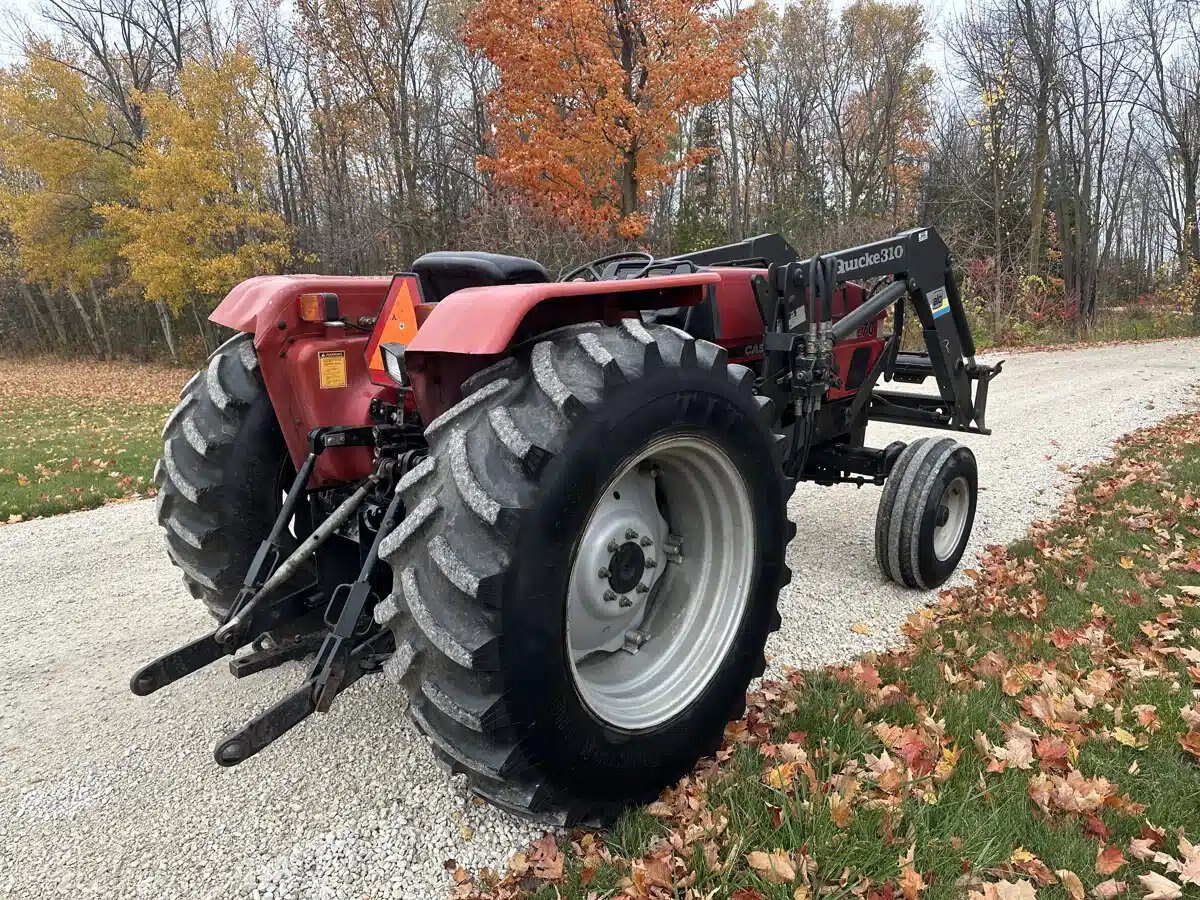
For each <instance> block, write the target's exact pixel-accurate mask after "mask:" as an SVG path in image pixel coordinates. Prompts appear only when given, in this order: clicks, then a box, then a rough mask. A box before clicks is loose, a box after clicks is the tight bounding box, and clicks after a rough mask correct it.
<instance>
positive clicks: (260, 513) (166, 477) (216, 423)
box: [154, 334, 295, 619]
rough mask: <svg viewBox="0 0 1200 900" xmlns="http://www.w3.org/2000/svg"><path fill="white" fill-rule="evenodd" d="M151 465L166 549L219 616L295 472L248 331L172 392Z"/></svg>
mask: <svg viewBox="0 0 1200 900" xmlns="http://www.w3.org/2000/svg"><path fill="white" fill-rule="evenodd" d="M162 437H163V455H162V459H160V460H159V461H158V465H157V466H156V467H155V470H154V479H155V481H156V482H157V483H158V522H159V524H160V525H162V526H163V528H164V529H166V539H167V553H168V555H169V556H170V557H171V562H173V563H174V564H175V565H176V566H178V567H179V568H180V569H181V570H182V571H183V580H184V583H185V584H186V585H187V587H188V590H189V591H190V592H191V594H192V596H193V597H195V598H197V599H198V600H202V601H203V602H204V605H205V606H206V607H208V610H209V612H210V613H212V615H213V616H214V617H215V618H217V619H223V618H224V617H225V615H226V613H228V611H229V607H230V605H231V604H232V603H233V601H234V598H235V597H236V596H237V593H238V589H239V588H240V587H241V584H242V578H243V577H244V576H245V574H246V570H247V569H248V568H249V567H250V562H251V560H252V558H253V556H254V553H255V551H257V550H258V546H259V544H260V543H261V542H262V540H263V539H264V538H266V536H267V533H268V532H269V531H270V530H271V525H272V523H273V522H274V521H275V517H276V515H277V514H278V512H279V508H280V505H281V502H282V495H283V493H284V491H286V489H287V488H288V487H289V486H290V485H291V481H292V479H293V478H294V477H295V476H294V469H293V467H292V461H291V458H290V457H289V456H288V452H287V447H286V446H285V445H284V442H283V434H282V432H281V431H280V430H279V423H278V421H277V420H276V418H275V411H274V408H273V407H272V406H271V399H270V397H268V396H267V390H266V387H265V386H264V385H263V380H262V375H261V374H260V373H259V370H258V357H257V356H256V354H255V351H254V342H253V335H249V334H239V335H236V336H235V337H233V338H232V339H230V340H229V341H226V342H225V343H224V344H222V345H221V346H220V347H219V348H218V349H217V350H216V352H214V353H213V355H212V356H210V357H209V359H208V364H207V365H206V366H205V368H203V369H201V370H200V371H199V372H197V373H196V374H195V375H194V376H193V377H192V380H191V381H189V382H188V383H187V386H186V387H184V389H183V393H182V394H180V400H179V405H178V406H177V407H176V408H175V411H174V412H173V413H171V415H170V417H169V418H168V419H167V422H166V425H165V426H164V427H163V433H162Z"/></svg>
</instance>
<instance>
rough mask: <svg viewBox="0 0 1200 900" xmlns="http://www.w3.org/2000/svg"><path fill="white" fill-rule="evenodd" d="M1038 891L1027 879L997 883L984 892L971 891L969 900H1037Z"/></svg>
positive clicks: (988, 886)
mask: <svg viewBox="0 0 1200 900" xmlns="http://www.w3.org/2000/svg"><path fill="white" fill-rule="evenodd" d="M1036 898H1037V890H1036V889H1035V888H1034V886H1033V885H1032V884H1030V883H1029V882H1028V881H1026V880H1025V879H1023V878H1022V879H1021V880H1020V881H1016V882H1013V881H996V882H989V883H988V884H985V885H984V886H983V890H980V891H971V892H970V893H969V894H968V895H967V900H1036Z"/></svg>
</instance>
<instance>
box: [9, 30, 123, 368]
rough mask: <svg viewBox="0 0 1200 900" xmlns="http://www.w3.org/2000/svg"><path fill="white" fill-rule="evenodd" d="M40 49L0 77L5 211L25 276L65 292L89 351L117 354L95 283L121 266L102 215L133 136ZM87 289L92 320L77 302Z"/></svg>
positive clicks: (117, 188) (118, 193) (119, 192)
mask: <svg viewBox="0 0 1200 900" xmlns="http://www.w3.org/2000/svg"><path fill="white" fill-rule="evenodd" d="M42 49H43V50H44V51H46V52H40V53H37V54H35V55H33V56H32V57H31V59H30V61H29V62H28V63H27V64H26V65H24V66H21V67H18V68H16V69H14V70H12V71H10V72H8V73H5V74H4V75H3V76H2V77H0V151H2V152H3V154H4V157H5V162H6V167H7V168H8V169H9V178H8V179H7V180H6V183H5V184H3V185H0V212H3V214H4V217H5V219H6V220H7V222H8V226H9V228H10V229H11V231H12V234H13V236H14V239H15V243H16V247H17V252H18V255H19V259H20V266H21V269H22V271H23V272H24V275H25V277H26V278H27V279H29V281H31V282H33V283H35V284H42V285H43V286H44V287H48V288H50V289H51V290H52V291H65V292H66V293H67V295H68V296H69V297H70V299H71V302H72V304H73V305H74V307H75V309H76V311H77V312H78V313H79V317H80V321H81V322H82V324H83V327H84V330H85V333H86V335H87V338H88V341H89V343H90V344H91V345H92V349H93V351H95V352H96V353H100V352H101V350H102V348H101V341H102V342H103V350H104V351H105V352H107V353H108V354H109V355H111V354H112V339H111V336H110V335H109V331H108V326H107V323H106V321H105V316H104V311H103V308H102V306H101V302H100V298H99V294H98V293H97V291H96V288H95V281H96V280H97V279H103V278H105V277H108V276H110V275H111V274H112V272H113V271H114V269H115V268H116V266H117V263H118V256H117V253H118V247H119V244H120V241H119V238H118V237H117V235H116V234H114V233H113V231H112V229H110V228H107V227H106V226H105V223H104V221H103V219H102V217H101V216H100V208H101V206H102V205H103V204H106V203H112V202H116V201H119V200H121V199H122V198H123V197H124V196H125V192H126V190H127V177H128V172H129V163H128V160H127V157H126V156H125V155H124V154H123V152H122V151H123V148H124V147H125V145H126V138H127V132H126V131H125V129H124V128H123V122H122V121H121V120H120V119H117V118H114V117H113V116H112V115H111V114H110V109H109V107H108V106H107V105H106V104H104V103H103V102H102V101H100V100H99V99H98V98H97V97H95V96H94V95H93V94H92V93H90V92H89V90H88V89H87V85H86V83H85V81H84V79H83V78H82V77H81V76H80V75H79V74H78V73H77V72H76V71H74V70H73V69H72V68H70V67H69V66H68V65H66V64H64V63H63V62H60V61H58V60H56V59H54V58H53V57H52V56H51V54H50V53H49V48H48V47H43V48H42ZM117 148H121V149H117ZM85 291H86V292H87V293H88V294H89V295H90V296H91V299H92V306H93V312H92V313H89V312H88V311H87V309H86V307H85V306H84V303H83V300H82V297H81V295H82V294H83V293H84V292H85ZM46 302H47V304H48V305H49V306H50V307H51V315H52V316H55V315H57V310H55V309H54V308H53V302H54V301H53V300H52V299H51V298H50V297H49V296H47V299H46ZM93 316H94V321H93Z"/></svg>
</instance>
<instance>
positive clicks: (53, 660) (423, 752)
mask: <svg viewBox="0 0 1200 900" xmlns="http://www.w3.org/2000/svg"><path fill="white" fill-rule="evenodd" d="M1197 382H1200V341H1176V342H1170V343H1154V344H1147V345H1127V346H1116V347H1105V348H1100V349H1092V350H1072V351H1056V352H1050V353H1028V354H1019V355H1015V356H1013V357H1012V358H1011V359H1010V360H1009V362H1008V364H1007V366H1006V369H1005V373H1004V375H1003V376H1002V377H1001V378H999V379H998V380H997V381H996V382H994V383H993V386H992V400H991V409H990V416H989V418H990V424H991V425H992V426H993V427H994V428H995V431H996V433H995V435H993V436H992V437H976V436H968V437H967V438H966V442H967V443H968V444H970V445H971V447H972V449H974V451H975V453H976V455H977V456H978V459H979V468H980V484H981V487H982V488H983V491H982V493H981V495H980V504H979V514H978V516H977V518H976V522H975V534H974V538H973V547H972V549H971V550H969V551H968V552H969V553H973V552H974V551H975V550H976V549H978V548H979V547H981V546H982V545H983V544H985V543H995V542H1007V541H1010V540H1012V539H1014V538H1017V537H1019V536H1020V535H1021V534H1022V533H1023V532H1024V530H1025V528H1026V527H1027V525H1028V524H1029V522H1030V521H1031V520H1032V519H1034V518H1036V517H1038V516H1041V515H1044V514H1046V513H1048V512H1050V511H1052V510H1053V509H1054V507H1055V506H1056V505H1057V503H1058V500H1059V498H1060V497H1061V489H1062V487H1063V486H1064V484H1065V483H1066V481H1067V477H1068V476H1067V475H1066V474H1065V472H1064V470H1067V469H1070V468H1073V467H1076V466H1078V465H1080V464H1082V463H1085V462H1088V461H1090V460H1092V459H1095V458H1097V457H1100V456H1103V455H1105V454H1106V453H1107V452H1108V449H1109V445H1110V443H1111V442H1112V441H1113V440H1114V439H1115V438H1116V437H1118V436H1120V435H1121V434H1124V433H1125V432H1127V431H1130V430H1132V429H1134V428H1137V427H1139V426H1142V425H1146V424H1149V423H1152V422H1155V421H1157V420H1158V419H1160V418H1162V417H1163V416H1165V415H1167V414H1169V413H1172V412H1176V411H1178V410H1180V409H1183V408H1185V407H1187V406H1189V405H1191V404H1192V403H1193V401H1194V398H1195V385H1196V384H1197ZM925 433H928V432H925ZM916 434H917V432H916V431H914V430H912V429H903V428H894V427H883V426H873V427H872V429H871V432H870V434H869V436H868V438H869V441H870V442H871V443H872V444H873V445H875V446H883V445H884V444H886V443H887V442H889V441H892V440H895V439H897V438H900V439H911V438H912V437H915V436H916ZM877 502H878V491H877V490H875V489H873V488H865V489H862V490H857V489H855V488H853V487H850V486H841V487H837V488H815V487H812V486H806V485H802V486H801V487H800V489H799V490H797V492H796V495H795V498H794V499H793V501H792V506H791V512H792V518H793V519H794V520H796V522H797V523H798V525H799V533H798V534H797V537H796V541H795V543H794V544H793V546H792V548H791V551H790V557H791V559H790V562H791V565H792V567H793V569H794V570H795V578H794V580H793V582H792V587H791V588H790V589H789V591H788V592H787V595H786V597H785V598H784V599H783V601H782V603H781V607H782V612H783V629H782V630H781V631H780V632H779V634H777V635H776V636H775V637H774V638H773V639H772V641H771V644H770V646H769V652H770V653H771V654H772V663H773V665H775V666H778V665H781V664H785V663H789V664H794V665H801V666H812V665H816V664H819V663H826V662H832V661H835V660H841V659H845V658H847V657H849V656H851V655H853V654H855V653H858V652H861V651H864V650H869V649H878V648H882V647H883V646H884V645H885V644H886V643H888V642H889V641H891V640H894V639H895V636H896V634H897V629H898V627H899V625H900V623H901V622H902V621H903V620H904V618H905V617H906V616H907V615H908V613H909V612H910V611H911V610H912V609H914V608H915V607H917V606H919V605H920V604H922V603H924V602H926V601H927V600H928V599H929V597H930V595H929V594H922V593H917V592H911V591H906V590H901V589H898V588H896V587H894V586H892V585H891V584H888V583H886V582H884V581H883V579H882V576H881V575H880V574H879V572H878V570H877V569H876V566H875V561H874V557H873V553H874V547H873V528H874V516H875V506H876V504H877ZM153 509H154V508H153V504H152V503H149V502H138V503H129V504H124V505H115V506H109V507H105V508H102V509H99V510H95V511H92V512H87V513H79V514H75V515H69V516H62V517H58V518H53V519H45V520H40V521H35V522H29V523H24V524H20V525H13V526H8V527H4V528H0V563H2V566H3V569H2V571H3V575H4V578H3V581H2V582H0V616H3V621H4V622H5V625H6V627H5V629H4V630H3V632H2V633H0V660H2V665H0V693H2V695H3V698H4V700H3V703H2V704H0V895H2V896H12V897H20V898H23V900H24V898H37V897H60V896H72V897H76V896H93V895H95V896H104V897H114V898H115V897H122V898H123V897H147V898H162V897H181V898H183V897H186V898H196V897H214V898H215V897H221V898H225V897H255V898H267V897H270V898H301V897H304V898H308V897H312V898H326V897H328V898H335V897H336V898H341V897H346V898H351V897H353V898H387V897H422V898H423V897H430V896H433V897H436V896H441V895H443V893H444V891H445V888H446V886H447V884H448V880H447V876H446V873H445V871H444V869H443V862H444V861H445V860H447V859H451V858H453V859H456V860H457V861H458V862H459V863H460V864H462V865H464V866H466V867H468V868H470V867H474V866H481V865H488V864H490V865H496V864H500V863H502V862H503V860H504V859H505V858H506V857H507V856H508V854H509V853H511V852H512V851H513V850H516V849H518V848H519V846H520V845H521V844H523V843H524V842H525V841H526V840H527V839H529V838H532V837H535V836H536V835H537V834H538V831H537V830H536V829H533V828H530V827H529V826H527V825H525V824H523V823H521V822H519V821H517V820H515V819H513V818H511V817H509V816H507V815H504V814H501V813H499V812H497V811H495V810H493V809H491V808H490V807H486V806H481V805H479V804H477V803H475V802H473V801H472V800H471V799H470V798H469V797H468V796H467V795H466V792H465V789H464V786H463V784H462V783H461V780H458V779H450V778H449V777H447V776H446V775H445V774H444V773H443V772H442V771H441V769H439V768H438V767H437V766H435V764H434V762H433V759H432V756H431V754H430V752H429V750H428V749H427V747H426V746H425V743H424V742H423V741H422V740H421V739H419V738H418V736H417V735H416V733H415V732H414V730H413V728H412V726H411V725H409V724H408V721H407V718H406V716H405V715H404V714H403V700H402V698H401V697H400V696H399V695H397V693H395V692H394V691H393V690H392V688H391V687H390V686H389V685H388V684H385V683H384V682H383V680H382V679H367V680H366V681H363V682H360V683H359V684H358V685H356V686H355V687H354V688H353V689H351V690H350V691H349V692H348V693H346V694H345V695H343V696H342V698H341V699H340V700H339V701H338V704H337V706H336V707H335V708H334V711H333V713H332V714H331V715H328V716H316V717H314V718H312V719H310V720H309V721H308V722H306V723H305V724H303V725H301V726H300V727H299V728H297V729H296V730H295V731H294V732H293V733H292V734H290V735H288V736H287V737H286V738H285V739H284V740H282V741H281V742H280V743H279V744H277V745H276V746H275V747H273V748H271V749H269V750H267V751H265V752H263V753H262V754H260V755H258V756H256V757H254V758H253V759H251V760H250V761H248V762H246V763H244V764H242V765H241V766H238V767H237V768H234V769H221V768H218V767H217V766H215V765H214V764H213V762H212V758H211V755H210V754H211V747H212V745H213V742H214V741H215V739H216V738H217V737H218V736H219V735H221V734H223V733H224V732H225V731H227V730H230V729H232V728H234V727H236V726H237V725H239V724H240V723H241V722H242V721H244V720H245V719H246V718H248V717H249V716H250V715H252V714H253V713H255V712H257V711H258V710H260V709H261V708H263V707H265V706H266V705H269V704H270V703H271V702H273V701H274V700H275V699H277V698H278V697H280V696H282V695H283V693H284V692H285V691H287V690H288V689H289V688H290V687H292V686H294V685H295V684H296V683H297V681H298V679H299V678H300V676H301V672H302V669H301V667H300V666H299V665H298V664H291V665H288V666H285V667H283V668H281V669H279V670H276V671H274V672H269V673H264V674H261V675H258V676H255V677H254V678H252V679H248V680H245V681H241V682H238V681H234V680H233V679H232V678H231V677H230V676H229V674H228V673H227V671H225V670H223V669H222V668H220V667H216V666H214V667H212V668H211V669H209V670H208V671H205V672H201V673H198V674H196V675H193V676H191V677H190V678H188V679H185V680H184V681H181V682H179V683H177V684H175V685H172V686H171V687H169V688H166V689H164V690H162V691H160V692H158V693H157V694H155V695H153V696H152V697H149V698H137V697H134V696H133V695H132V694H130V693H129V691H128V689H127V686H126V685H127V683H128V678H129V675H130V673H131V672H132V671H133V670H134V668H135V667H136V666H137V665H138V664H139V663H141V662H143V661H145V660H147V659H148V658H150V657H153V656H154V655H155V654H156V653H160V652H163V651H165V650H167V649H170V648H171V647H174V646H176V645H177V644H179V643H181V642H183V641H184V640H186V639H188V638H190V637H192V636H195V635H198V634H200V633H202V632H203V631H204V630H205V629H206V628H207V627H208V622H209V620H208V618H207V616H206V614H205V613H204V612H203V611H202V610H201V609H200V606H199V604H198V603H196V602H195V601H193V600H191V598H190V597H188V596H187V595H186V593H185V591H184V589H183V586H182V584H181V583H180V581H179V578H178V575H177V572H176V570H174V569H173V568H172V567H171V566H170V565H169V564H168V562H167V560H166V555H165V552H164V549H163V546H162V539H161V537H160V534H159V530H158V528H157V526H156V525H155V524H154V513H153ZM852 625H861V626H866V627H867V628H868V629H869V631H868V633H866V634H858V633H856V632H855V631H852V630H851V626H852Z"/></svg>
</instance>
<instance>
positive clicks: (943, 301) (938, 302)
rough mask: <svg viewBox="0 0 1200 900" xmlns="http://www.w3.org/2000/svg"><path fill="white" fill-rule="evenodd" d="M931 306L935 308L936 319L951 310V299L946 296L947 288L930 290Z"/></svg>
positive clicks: (934, 315)
mask: <svg viewBox="0 0 1200 900" xmlns="http://www.w3.org/2000/svg"><path fill="white" fill-rule="evenodd" d="M929 308H930V309H932V310H933V317H934V318H935V319H940V318H941V317H942V316H944V315H945V314H946V313H948V312H950V300H949V299H948V298H947V297H946V289H945V288H940V289H939V290H936V291H931V292H930V294H929Z"/></svg>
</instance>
